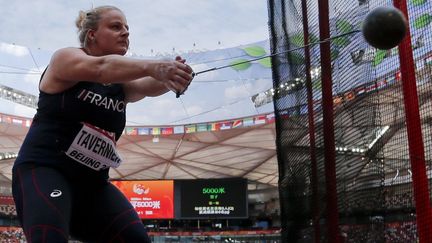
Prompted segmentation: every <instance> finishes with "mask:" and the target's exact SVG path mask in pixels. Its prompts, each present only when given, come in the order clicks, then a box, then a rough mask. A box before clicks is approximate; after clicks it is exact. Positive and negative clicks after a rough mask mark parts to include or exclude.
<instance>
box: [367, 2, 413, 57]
mask: <svg viewBox="0 0 432 243" xmlns="http://www.w3.org/2000/svg"><path fill="white" fill-rule="evenodd" d="M407 26H408V22H407V20H406V18H405V16H404V14H403V13H402V12H401V11H400V10H399V9H397V8H395V7H389V6H381V7H377V8H375V9H373V10H372V11H370V12H369V13H368V14H367V15H366V18H365V19H364V21H363V24H362V33H363V36H364V38H365V40H366V41H367V42H368V43H369V44H370V45H371V46H373V47H375V48H378V49H382V50H388V49H391V48H393V47H395V46H397V45H398V44H399V43H400V42H401V41H402V39H403V38H404V37H405V34H406V33H407Z"/></svg>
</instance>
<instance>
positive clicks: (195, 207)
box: [176, 178, 248, 219]
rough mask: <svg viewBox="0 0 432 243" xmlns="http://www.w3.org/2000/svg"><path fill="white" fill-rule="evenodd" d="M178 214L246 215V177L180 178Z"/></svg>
mask: <svg viewBox="0 0 432 243" xmlns="http://www.w3.org/2000/svg"><path fill="white" fill-rule="evenodd" d="M177 188H178V189H179V190H180V193H178V195H177V197H176V203H177V204H178V206H179V207H178V208H177V210H179V211H180V212H179V213H178V212H177V213H176V216H177V217H179V218H185V219H187V218H189V219H201V218H206V219H208V218H222V219H225V218H247V217H248V211H247V209H248V207H247V180H246V179H243V178H224V179H196V180H178V181H176V189H177Z"/></svg>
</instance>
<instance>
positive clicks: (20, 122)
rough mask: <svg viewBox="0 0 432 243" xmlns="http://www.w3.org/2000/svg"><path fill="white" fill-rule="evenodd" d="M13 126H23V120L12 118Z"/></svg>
mask: <svg viewBox="0 0 432 243" xmlns="http://www.w3.org/2000/svg"><path fill="white" fill-rule="evenodd" d="M12 124H15V125H22V124H23V120H21V119H17V118H12Z"/></svg>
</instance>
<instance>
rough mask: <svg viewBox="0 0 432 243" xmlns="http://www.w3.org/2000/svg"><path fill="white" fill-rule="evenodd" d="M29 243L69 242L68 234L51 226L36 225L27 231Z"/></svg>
mask: <svg viewBox="0 0 432 243" xmlns="http://www.w3.org/2000/svg"><path fill="white" fill-rule="evenodd" d="M25 235H26V239H27V242H29V243H50V242H59V243H63V242H64V243H67V242H68V233H67V232H64V231H63V230H62V229H59V228H56V227H54V226H51V225H35V226H32V227H30V228H28V229H26V230H25Z"/></svg>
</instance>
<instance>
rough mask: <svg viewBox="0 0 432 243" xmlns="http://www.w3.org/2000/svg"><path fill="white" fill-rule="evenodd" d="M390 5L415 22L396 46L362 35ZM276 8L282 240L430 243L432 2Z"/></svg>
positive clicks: (337, 2)
mask: <svg viewBox="0 0 432 243" xmlns="http://www.w3.org/2000/svg"><path fill="white" fill-rule="evenodd" d="M384 5H387V6H393V5H394V6H397V7H398V8H400V9H402V10H403V8H406V11H407V13H408V16H409V18H408V19H409V26H410V35H409V36H408V37H406V38H405V41H404V42H403V43H402V44H401V45H400V47H399V48H398V47H396V48H393V49H391V50H378V49H375V48H373V47H371V46H370V45H368V44H367V43H366V42H365V40H364V39H363V37H362V34H361V32H359V31H358V30H360V29H361V24H362V21H363V20H364V18H365V16H366V15H367V14H368V12H369V11H371V10H372V9H374V8H376V7H378V6H384ZM268 6H269V28H270V43H271V51H272V53H283V54H281V55H276V56H273V57H272V74H273V80H274V106H275V114H276V129H277V141H276V144H277V149H278V161H279V191H280V202H281V218H282V221H281V226H282V241H283V242H417V241H419V240H420V242H429V241H431V240H432V227H431V226H432V217H430V216H431V210H430V203H429V202H430V199H429V197H430V196H429V195H430V191H429V188H428V184H429V183H430V181H429V179H428V178H429V176H430V174H431V172H430V157H431V156H432V151H431V145H432V136H431V124H432V123H431V116H430V114H431V99H430V96H431V88H432V87H431V74H432V66H431V65H432V43H431V41H432V36H431V31H430V30H431V24H430V23H431V22H432V14H431V13H432V3H430V2H429V1H426V0H407V1H404V0H395V1H394V2H392V1H385V0H376V1H368V0H355V1H354V0H329V1H328V3H327V0H319V1H318V0H314V1H306V0H275V1H272V0H269V1H268ZM404 6H405V7H404ZM325 40H328V41H325ZM290 50H293V51H290ZM411 60H413V61H411ZM406 107H407V108H406ZM415 199H417V200H415Z"/></svg>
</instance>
